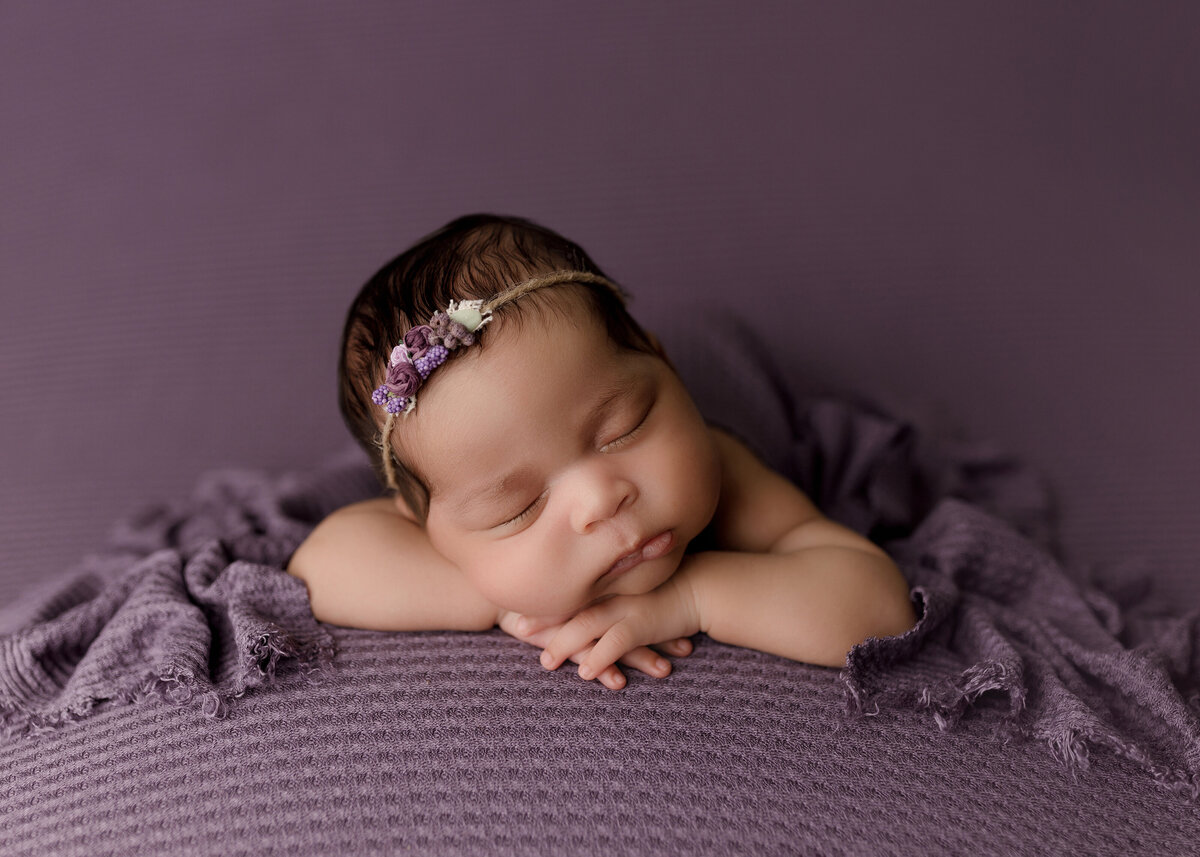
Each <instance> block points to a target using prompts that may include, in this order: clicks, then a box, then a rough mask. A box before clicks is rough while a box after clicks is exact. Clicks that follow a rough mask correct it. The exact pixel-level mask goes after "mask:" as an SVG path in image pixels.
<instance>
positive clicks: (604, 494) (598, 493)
mask: <svg viewBox="0 0 1200 857" xmlns="http://www.w3.org/2000/svg"><path fill="white" fill-rule="evenodd" d="M578 476H579V481H578V483H577V484H576V486H575V498H574V499H575V504H574V507H573V509H572V512H571V526H572V528H573V529H574V530H575V531H576V532H578V533H587V532H590V531H591V530H592V529H593V528H594V527H595V526H596V525H597V524H599V523H602V522H604V521H607V520H610V519H612V518H613V517H615V516H616V514H617V513H618V512H619V511H621V510H622V509H624V508H626V507H627V506H630V505H632V504H633V502H634V501H635V500H636V499H637V495H638V491H637V485H635V484H634V482H633V481H632V480H631V479H629V478H628V477H626V476H625V475H624V474H622V473H620V472H618V471H617V470H616V469H615V468H612V467H608V466H605V465H604V464H601V463H594V464H591V465H588V466H585V467H583V468H582V469H581V472H580V473H579V474H578Z"/></svg>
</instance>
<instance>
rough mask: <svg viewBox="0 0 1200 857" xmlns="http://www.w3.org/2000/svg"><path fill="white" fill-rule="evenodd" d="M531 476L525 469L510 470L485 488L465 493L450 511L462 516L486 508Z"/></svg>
mask: <svg viewBox="0 0 1200 857" xmlns="http://www.w3.org/2000/svg"><path fill="white" fill-rule="evenodd" d="M531 476H532V474H531V473H530V471H529V470H528V469H527V468H518V469H516V470H510V471H508V472H507V473H505V474H504V475H503V476H501V477H500V478H499V479H497V480H496V481H494V482H492V483H490V484H488V485H487V486H486V487H483V488H479V489H477V490H471V491H467V492H465V493H464V494H463V495H462V497H460V498H459V499H458V501H457V502H456V503H454V504H453V505H451V507H450V509H451V511H452V512H453V513H454V514H455V515H462V514H464V513H466V512H468V511H470V510H471V509H472V508H475V507H479V506H487V505H489V504H491V503H495V502H496V501H497V500H499V499H500V498H501V497H503V496H504V495H505V494H507V493H509V492H510V491H512V490H513V486H514V485H515V484H519V483H521V482H524V481H528V480H529V478H530V477H531Z"/></svg>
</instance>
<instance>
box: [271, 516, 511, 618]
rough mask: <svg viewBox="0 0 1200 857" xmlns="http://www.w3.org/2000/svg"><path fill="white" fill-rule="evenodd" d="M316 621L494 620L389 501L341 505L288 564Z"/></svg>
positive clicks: (493, 609)
mask: <svg viewBox="0 0 1200 857" xmlns="http://www.w3.org/2000/svg"><path fill="white" fill-rule="evenodd" d="M287 570H288V571H289V572H291V573H292V574H294V575H295V576H296V577H299V578H300V579H301V580H303V581H304V583H305V584H306V585H307V586H308V596H309V600H310V602H311V603H312V611H313V615H314V616H315V617H316V618H317V619H318V620H319V621H321V622H328V623H329V624H331V625H343V626H346V627H350V628H365V629H368V630H374V631H484V630H487V629H488V628H491V627H492V626H493V625H495V624H496V622H497V621H498V620H499V611H498V610H497V608H496V606H495V605H493V604H491V603H489V602H488V601H487V600H485V599H484V598H482V597H481V596H480V595H479V593H478V592H477V591H476V590H475V588H474V587H473V586H471V585H470V583H469V582H468V581H467V580H466V578H465V577H464V576H463V574H462V572H461V571H459V569H458V567H457V566H455V565H454V564H453V563H451V562H450V561H449V560H447V559H446V558H445V557H443V556H442V555H441V554H440V553H438V552H437V551H436V550H435V549H434V547H433V545H432V544H430V542H429V539H428V537H427V536H426V535H425V531H424V530H422V529H421V527H420V526H418V525H417V524H416V523H415V522H413V521H410V520H408V519H407V518H405V517H403V516H401V515H400V514H399V512H398V511H397V509H396V507H395V505H394V504H393V502H392V501H391V500H387V499H379V500H367V501H365V502H362V503H355V504H353V505H350V506H345V507H343V508H341V509H338V510H337V511H336V512H334V513H333V514H331V515H330V516H329V517H327V518H325V520H323V521H321V523H320V524H318V525H317V527H316V529H315V530H313V531H312V533H311V534H310V535H309V537H308V538H307V539H305V541H304V542H303V543H302V544H301V545H300V547H299V548H298V549H297V550H296V553H295V554H293V555H292V558H291V560H290V561H289V562H288V569H287Z"/></svg>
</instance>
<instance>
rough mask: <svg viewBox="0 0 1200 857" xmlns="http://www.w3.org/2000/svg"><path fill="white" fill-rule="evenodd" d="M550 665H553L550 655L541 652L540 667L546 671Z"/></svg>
mask: <svg viewBox="0 0 1200 857" xmlns="http://www.w3.org/2000/svg"><path fill="white" fill-rule="evenodd" d="M552 663H554V659H553V658H552V657H550V653H549V652H542V666H544V667H545V668H546V669H550V664H552Z"/></svg>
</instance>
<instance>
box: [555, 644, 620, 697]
mask: <svg viewBox="0 0 1200 857" xmlns="http://www.w3.org/2000/svg"><path fill="white" fill-rule="evenodd" d="M591 650H592V647H591V646H588V647H587V648H586V649H583V650H582V651H579V652H576V653H575V654H573V655H571V657H570V658H568V660H571V661H574V662H575V663H577V664H581V663H583V659H584V658H585V657H587V654H588V652H590V651H591ZM596 681H598V682H600V683H601V684H602V685H604V686H605V687H607V688H608V689H609V690H620V689H621V688H623V687H625V673H623V672H621V670H620V669H618V668H617V665H616V664H612V665H610V666H608V667H606V668H605V669H603V670H601V671H600V675H598V676H596Z"/></svg>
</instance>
